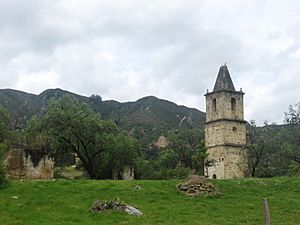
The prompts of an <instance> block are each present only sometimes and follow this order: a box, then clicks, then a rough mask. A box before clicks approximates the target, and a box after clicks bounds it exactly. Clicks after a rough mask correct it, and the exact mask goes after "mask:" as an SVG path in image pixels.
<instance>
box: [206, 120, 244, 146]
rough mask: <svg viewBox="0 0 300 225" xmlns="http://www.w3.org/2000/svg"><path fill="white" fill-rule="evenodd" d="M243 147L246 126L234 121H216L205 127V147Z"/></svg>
mask: <svg viewBox="0 0 300 225" xmlns="http://www.w3.org/2000/svg"><path fill="white" fill-rule="evenodd" d="M224 144H225V145H245V144H246V125H245V123H240V122H234V121H217V122H214V123H209V124H206V126H205V145H206V147H207V148H210V147H212V146H217V145H224Z"/></svg>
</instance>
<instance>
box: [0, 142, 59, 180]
mask: <svg viewBox="0 0 300 225" xmlns="http://www.w3.org/2000/svg"><path fill="white" fill-rule="evenodd" d="M4 164H5V166H6V170H7V176H8V177H9V178H11V179H28V180H31V179H52V178H53V168H54V161H53V160H52V159H51V158H49V157H48V156H46V155H44V156H36V155H34V151H28V150H25V149H24V148H22V147H14V148H11V149H10V150H9V151H8V153H7V156H6V159H5V161H4Z"/></svg>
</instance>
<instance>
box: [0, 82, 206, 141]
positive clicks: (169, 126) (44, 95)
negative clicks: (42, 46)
mask: <svg viewBox="0 0 300 225" xmlns="http://www.w3.org/2000/svg"><path fill="white" fill-rule="evenodd" d="M66 94H68V95H71V96H73V97H75V98H76V99H78V100H79V101H80V102H82V103H85V104H88V105H89V106H90V107H91V108H93V109H94V110H95V111H97V112H99V113H100V114H101V117H102V118H103V119H111V120H113V121H114V122H115V123H116V124H117V125H118V126H119V127H120V128H122V129H123V130H125V131H127V132H128V133H129V134H131V135H132V136H134V137H135V138H137V139H138V140H139V141H141V142H142V143H144V145H149V144H151V143H152V142H154V141H156V140H157V139H158V137H159V136H161V135H164V134H166V133H167V132H169V131H170V130H176V129H179V128H180V127H190V128H203V127H204V123H205V113H204V112H201V111H199V110H197V109H195V108H188V107H186V106H182V105H177V104H176V103H173V102H171V101H168V100H164V99H160V98H157V97H156V96H145V97H142V98H140V99H138V100H136V101H130V102H118V101H116V100H105V101H102V98H101V96H99V95H92V96H90V97H87V96H83V95H79V94H76V93H72V92H69V91H67V90H63V89H60V88H55V89H46V90H44V91H43V92H41V93H40V94H38V95H36V94H31V93H27V92H23V91H19V90H14V89H0V106H3V107H5V108H7V110H8V111H9V112H10V114H11V116H12V119H13V126H14V127H15V128H24V127H26V124H27V123H28V121H29V120H30V118H31V117H33V116H35V115H36V116H39V115H41V113H42V112H43V110H44V108H45V107H46V105H47V103H48V101H49V100H50V99H52V98H55V99H57V98H60V97H62V96H63V95H66Z"/></svg>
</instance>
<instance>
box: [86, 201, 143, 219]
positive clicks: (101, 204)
mask: <svg viewBox="0 0 300 225" xmlns="http://www.w3.org/2000/svg"><path fill="white" fill-rule="evenodd" d="M107 210H117V211H121V212H126V213H128V214H129V215H133V216H142V215H143V213H142V212H141V211H140V210H139V209H137V208H135V207H133V206H131V205H127V204H125V203H122V202H121V201H120V200H119V199H115V200H108V201H100V200H96V201H95V202H94V203H93V205H92V208H91V210H90V211H91V212H94V213H96V212H98V213H101V212H106V211H107Z"/></svg>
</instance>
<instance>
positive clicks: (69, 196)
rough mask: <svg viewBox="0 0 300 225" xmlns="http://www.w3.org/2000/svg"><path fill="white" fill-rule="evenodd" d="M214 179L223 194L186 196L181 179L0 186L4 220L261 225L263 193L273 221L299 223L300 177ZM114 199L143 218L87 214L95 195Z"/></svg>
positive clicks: (32, 224) (0, 218)
mask: <svg viewBox="0 0 300 225" xmlns="http://www.w3.org/2000/svg"><path fill="white" fill-rule="evenodd" d="M213 182H214V184H215V185H216V186H217V187H218V190H219V192H221V195H220V196H219V197H214V198H202V197H194V198H193V197H188V196H185V195H184V194H182V193H180V192H178V191H177V189H176V184H177V183H179V181H178V180H170V181H105V180H104V181H94V180H58V181H26V182H11V184H10V186H8V187H7V188H5V189H1V190H0V224H1V225H2V224H3V225H10V224H20V225H26V224H28V225H29V224H30V225H35V224H49V225H50V224H51V225H55V224H57V225H58V224H59V225H67V224H105V225H107V224H130V225H134V224H151V225H157V224H164V225H165V224H172V225H174V224H187V225H193V224H202V225H212V224H214V225H225V224H231V225H239V224H253V225H258V224H263V211H262V199H263V198H264V197H267V198H268V199H269V207H270V211H271V217H272V222H273V224H274V225H280V224H281V225H289V224H290V225H292V224H293V225H295V224H296V225H297V224H300V178H288V177H281V178H272V179H245V180H217V181H213ZM136 185H139V186H140V187H141V189H140V190H137V189H136V188H135V187H136ZM115 197H119V198H120V199H121V200H122V201H124V202H125V203H128V204H130V205H134V206H136V207H138V208H139V209H140V210H141V211H142V212H143V213H144V216H142V217H134V216H129V215H127V214H125V213H121V212H113V211H110V212H108V213H102V214H92V213H90V212H89V209H90V207H91V205H92V203H93V201H94V200H95V199H102V200H108V199H111V198H115Z"/></svg>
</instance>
